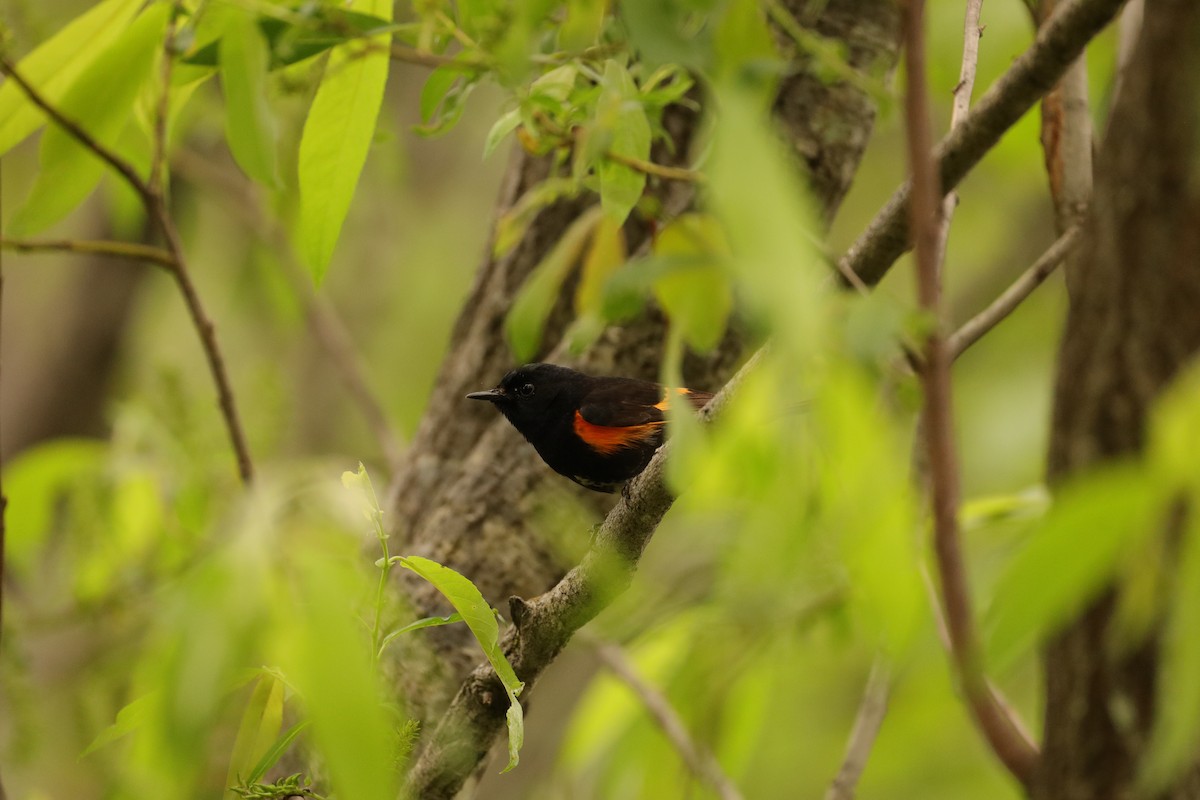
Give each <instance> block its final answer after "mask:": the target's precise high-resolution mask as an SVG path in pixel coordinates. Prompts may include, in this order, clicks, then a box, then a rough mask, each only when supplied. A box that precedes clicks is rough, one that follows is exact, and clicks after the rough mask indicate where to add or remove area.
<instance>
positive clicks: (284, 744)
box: [245, 720, 309, 783]
mask: <svg viewBox="0 0 1200 800" xmlns="http://www.w3.org/2000/svg"><path fill="white" fill-rule="evenodd" d="M308 726H309V722H308V720H304V721H303V722H297V723H296V724H295V725H293V726H292V727H290V728H288V729H287V730H286V731H284V732H283V734H282V735H281V736H280V737H279V738H278V739H276V740H275V743H274V744H272V745H271V746H270V747H268V748H267V751H266V752H265V753H263V756H262V758H260V759H259V760H258V763H257V764H255V765H254V769H252V770H250V774H249V775H247V776H246V777H245V780H246V783H254V782H255V781H259V780H262V777H263V776H264V775H266V774H267V770H269V769H270V768H271V767H273V766H275V764H276V762H278V761H279V759H280V758H282V757H283V754H284V753H286V752H287V749H288V748H289V747H291V746H292V742H293V741H295V740H296V737H297V736H299V735H300V734H301V733H303V732H304V729H305V728H307V727H308Z"/></svg>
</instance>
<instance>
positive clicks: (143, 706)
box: [79, 692, 161, 758]
mask: <svg viewBox="0 0 1200 800" xmlns="http://www.w3.org/2000/svg"><path fill="white" fill-rule="evenodd" d="M160 700H161V696H160V695H159V693H158V692H151V693H149V694H145V695H142V696H141V697H139V698H137V699H136V700H133V701H131V702H129V703H127V704H125V706H123V707H122V708H121V710H120V711H118V712H117V719H116V720H115V721H114V722H113V724H112V725H109V726H108V727H107V728H105V729H104V730H102V731H100V733H99V734H98V735H97V736H96V738H95V739H93V740H92V743H91V744H89V745H88V746H87V749H85V750H84V751H83V752H82V753H80V754H79V757H80V758H86V757H87V756H89V755H91V754H92V753H94V752H95V751H97V750H99V749H100V748H101V747H104V746H106V745H109V744H112V743H113V742H115V741H117V740H118V739H123V738H124V737H126V736H128V735H129V734H130V733H132V732H133V731H135V730H137V729H138V728H140V727H142V725H144V724H145V722H146V720H147V719H148V718H149V717H150V714H151V713H153V710H154V707H155V706H156V705H158V703H159V701H160Z"/></svg>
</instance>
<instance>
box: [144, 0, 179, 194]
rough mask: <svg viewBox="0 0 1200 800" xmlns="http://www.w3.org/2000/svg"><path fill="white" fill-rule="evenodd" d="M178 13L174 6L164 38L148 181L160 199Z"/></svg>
mask: <svg viewBox="0 0 1200 800" xmlns="http://www.w3.org/2000/svg"><path fill="white" fill-rule="evenodd" d="M177 12H178V6H177V5H176V4H172V6H171V12H170V18H169V19H168V20H167V33H166V35H165V36H164V37H163V48H162V66H161V69H162V72H161V78H160V80H159V87H158V88H159V96H158V102H157V103H156V104H155V107H154V137H153V138H154V142H153V148H154V149H153V152H152V153H151V154H150V177H149V178H148V179H147V180H146V185H147V186H149V187H150V191H152V192H154V193H155V194H157V195H158V196H159V197H165V196H166V182H165V179H164V168H165V166H166V164H165V162H166V157H167V116H168V114H169V113H170V99H171V68H172V67H173V66H174V64H175V54H174V49H175V24H176V23H175V14H176V13H177Z"/></svg>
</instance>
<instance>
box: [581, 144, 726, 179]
mask: <svg viewBox="0 0 1200 800" xmlns="http://www.w3.org/2000/svg"><path fill="white" fill-rule="evenodd" d="M604 157H605V158H607V159H608V160H609V161H615V162H617V163H618V164H624V165H625V166H627V167H629V168H630V169H635V170H637V171H638V172H644V173H646V174H647V175H654V176H656V177H659V178H665V179H666V180H669V181H690V182H691V183H704V182H705V181H706V180H707V178H706V176H705V175H704V173H703V172H698V171H696V170H694V169H687V168H686V167H669V166H667V165H666V164H655V163H654V162H653V161H646V160H645V159H641V158H634V157H633V156H626V155H622V154H621V153H617V152H614V151H612V150H605V151H604Z"/></svg>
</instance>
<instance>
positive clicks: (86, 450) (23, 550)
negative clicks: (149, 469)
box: [4, 439, 108, 571]
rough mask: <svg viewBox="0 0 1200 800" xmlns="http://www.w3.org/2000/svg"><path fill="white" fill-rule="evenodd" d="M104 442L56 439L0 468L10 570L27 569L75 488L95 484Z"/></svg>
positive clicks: (104, 456) (102, 460) (103, 459)
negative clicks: (60, 508)
mask: <svg viewBox="0 0 1200 800" xmlns="http://www.w3.org/2000/svg"><path fill="white" fill-rule="evenodd" d="M107 457H108V449H107V446H106V445H105V443H104V442H101V441H98V440H94V439H56V440H53V441H49V442H46V443H44V444H41V445H38V446H36V447H33V448H30V449H29V450H26V451H24V452H22V453H20V454H18V455H17V456H16V457H15V458H13V460H12V461H11V462H10V463H9V464H6V465H5V468H4V493H5V494H6V495H7V496H8V498H9V501H8V506H7V507H6V508H5V510H4V514H5V523H6V524H5V528H6V537H5V540H4V547H5V555H6V557H7V560H8V568H9V569H10V570H17V571H20V570H25V569H28V568H29V567H30V565H31V563H32V561H33V559H34V556H35V554H36V553H37V552H38V551H39V550H40V548H41V547H42V546H43V544H44V542H45V541H46V537H47V536H48V535H49V534H50V533H51V528H52V526H51V523H52V521H53V520H54V518H55V513H56V508H58V507H59V506H60V504H62V503H63V502H64V500H66V499H67V498H68V497H69V495H70V493H71V492H73V491H75V490H76V489H77V488H78V487H79V486H80V485H82V484H85V483H94V482H96V481H98V480H100V477H101V474H102V472H103V469H104V465H105V463H106V459H107Z"/></svg>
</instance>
